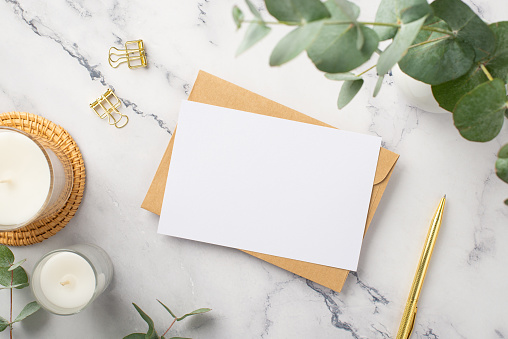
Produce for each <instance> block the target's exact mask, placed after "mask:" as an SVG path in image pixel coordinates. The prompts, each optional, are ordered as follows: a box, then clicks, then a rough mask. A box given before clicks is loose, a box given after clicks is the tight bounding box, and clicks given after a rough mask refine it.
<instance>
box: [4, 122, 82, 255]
mask: <svg viewBox="0 0 508 339" xmlns="http://www.w3.org/2000/svg"><path fill="white" fill-rule="evenodd" d="M0 125H2V126H8V127H14V128H17V129H20V130H22V131H25V132H27V133H30V134H33V135H39V136H41V137H44V138H46V139H47V140H48V142H50V143H52V144H54V145H56V146H57V147H58V148H59V149H61V150H62V151H63V152H64V153H65V155H66V156H67V157H68V158H69V160H70V162H71V165H72V170H73V172H74V183H73V186H72V191H71V194H70V196H69V199H68V200H67V203H66V204H65V205H64V207H63V208H62V209H60V210H59V211H57V212H56V213H55V214H53V215H51V216H49V217H47V218H44V219H42V220H39V221H36V222H33V223H31V224H29V225H27V226H25V227H22V228H20V229H18V230H15V231H11V232H0V243H1V244H5V245H9V246H26V245H31V244H35V243H38V242H41V241H43V240H46V239H48V238H49V237H51V236H52V235H54V234H56V233H57V232H58V231H60V230H61V229H62V228H64V227H65V225H67V223H68V222H69V220H71V219H72V217H73V216H74V214H76V211H77V210H78V207H79V204H80V203H81V199H82V198H83V191H84V190H85V164H84V162H83V157H82V156H81V152H80V151H79V148H78V145H77V144H76V142H75V141H74V139H72V137H71V136H70V134H69V133H68V132H67V131H66V130H65V129H63V128H62V127H60V126H58V125H56V124H54V123H53V122H51V121H49V120H47V119H45V118H43V117H41V116H38V115H35V114H31V113H25V112H8V113H2V114H0Z"/></svg>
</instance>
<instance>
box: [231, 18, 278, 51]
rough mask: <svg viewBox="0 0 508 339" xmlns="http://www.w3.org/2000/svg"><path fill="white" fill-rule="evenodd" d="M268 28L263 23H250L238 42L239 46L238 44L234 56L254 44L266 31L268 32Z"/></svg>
mask: <svg viewBox="0 0 508 339" xmlns="http://www.w3.org/2000/svg"><path fill="white" fill-rule="evenodd" d="M270 30H271V28H270V27H267V26H266V25H264V24H259V23H251V24H250V25H249V27H248V28H247V32H246V33H245V37H244V38H243V40H242V42H241V43H240V46H238V49H237V51H236V56H239V55H240V54H242V53H243V52H245V51H246V50H248V49H249V48H251V47H252V46H253V45H254V44H256V42H258V41H260V40H261V39H263V38H264V37H265V36H266V35H267V34H268V33H270Z"/></svg>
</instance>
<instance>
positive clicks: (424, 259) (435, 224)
mask: <svg viewBox="0 0 508 339" xmlns="http://www.w3.org/2000/svg"><path fill="white" fill-rule="evenodd" d="M445 201H446V195H445V196H444V197H443V198H442V199H441V201H440V202H439V206H438V207H437V210H436V213H434V217H432V221H431V223H430V229H429V233H428V234H427V240H425V247H424V248H423V252H422V255H421V257H420V262H419V263H418V268H417V270H416V274H415V278H414V280H413V285H411V290H410V292H409V297H408V298H407V303H406V308H405V309H404V313H403V315H402V320H401V322H400V326H399V332H398V333H397V339H408V338H409V337H410V336H411V332H412V331H413V326H414V324H415V318H416V310H417V307H416V304H417V303H418V297H419V296H420V292H421V290H422V286H423V280H424V279H425V273H427V268H428V267H429V262H430V257H431V256H432V250H433V249H434V245H435V244H436V239H437V235H438V233H439V228H440V227H441V221H442V219H443V210H444V205H445Z"/></svg>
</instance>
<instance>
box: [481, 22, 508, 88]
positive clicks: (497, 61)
mask: <svg viewBox="0 0 508 339" xmlns="http://www.w3.org/2000/svg"><path fill="white" fill-rule="evenodd" d="M489 28H490V29H491V30H492V31H493V32H494V35H495V36H496V50H495V51H494V54H493V57H492V58H491V59H490V60H488V61H487V63H486V64H485V66H486V67H487V69H488V70H489V72H490V74H491V75H492V76H493V77H494V78H499V79H503V80H504V82H505V83H507V82H508V21H503V22H496V23H493V24H490V25H489Z"/></svg>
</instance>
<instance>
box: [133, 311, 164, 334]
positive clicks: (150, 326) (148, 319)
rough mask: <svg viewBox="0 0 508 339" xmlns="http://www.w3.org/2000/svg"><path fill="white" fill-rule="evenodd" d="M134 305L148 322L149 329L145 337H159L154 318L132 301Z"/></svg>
mask: <svg viewBox="0 0 508 339" xmlns="http://www.w3.org/2000/svg"><path fill="white" fill-rule="evenodd" d="M132 305H134V308H136V311H138V313H139V315H140V316H141V318H143V320H144V321H146V323H147V324H148V331H147V332H146V335H145V338H146V339H159V336H158V335H157V331H155V328H154V323H153V320H152V318H150V317H149V316H148V315H147V314H146V313H145V312H143V310H142V309H141V308H139V307H138V305H136V304H135V303H132Z"/></svg>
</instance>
